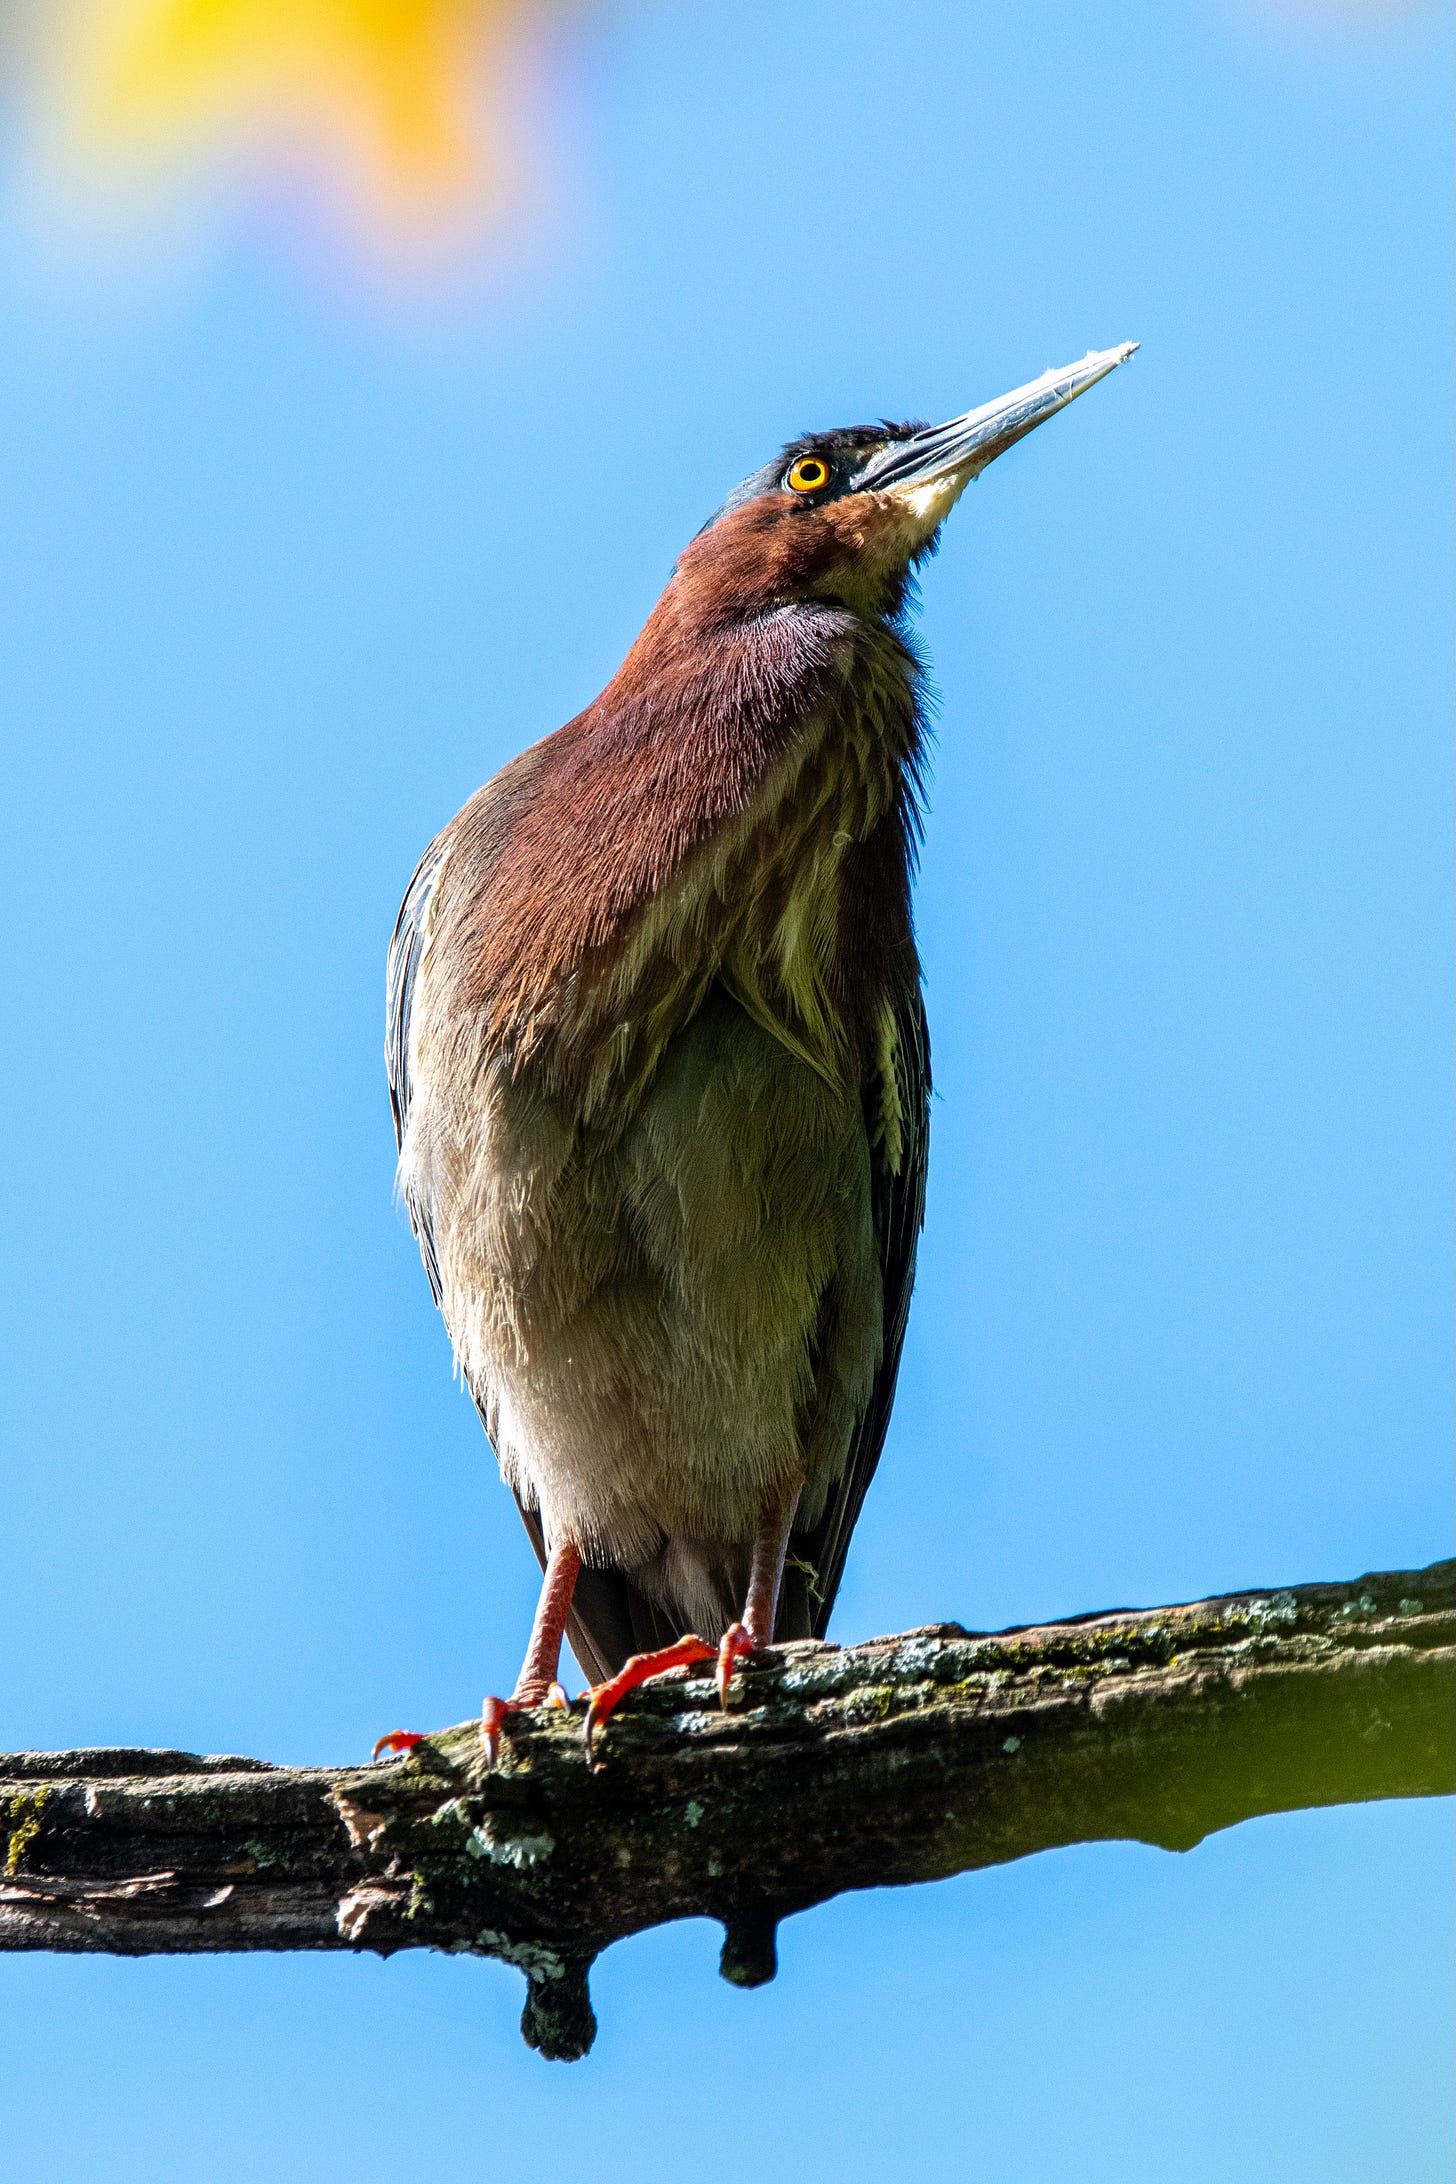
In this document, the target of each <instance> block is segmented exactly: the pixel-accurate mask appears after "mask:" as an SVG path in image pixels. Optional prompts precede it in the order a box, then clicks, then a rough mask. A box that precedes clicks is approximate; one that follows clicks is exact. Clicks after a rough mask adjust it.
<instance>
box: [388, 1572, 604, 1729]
mask: <svg viewBox="0 0 1456 2184" xmlns="http://www.w3.org/2000/svg"><path fill="white" fill-rule="evenodd" d="M580 1569H581V1549H580V1548H579V1547H575V1546H573V1545H572V1544H571V1543H570V1542H569V1541H563V1542H562V1543H561V1544H560V1545H559V1546H555V1547H553V1548H552V1549H551V1552H550V1555H549V1556H548V1557H547V1561H546V1574H545V1576H544V1577H543V1578H542V1580H541V1596H540V1598H539V1600H538V1601H537V1602H536V1620H535V1621H534V1623H533V1624H532V1625H531V1642H530V1644H529V1645H528V1646H527V1648H526V1658H525V1660H524V1661H523V1662H522V1663H521V1673H520V1675H519V1676H518V1677H517V1678H516V1688H515V1690H514V1692H513V1693H512V1694H511V1696H510V1698H508V1699H494V1698H489V1699H486V1700H485V1701H484V1703H483V1704H482V1706H481V1709H480V1735H481V1742H482V1743H483V1744H484V1746H485V1763H486V1765H487V1767H493V1766H494V1765H495V1763H496V1760H497V1759H498V1758H499V1756H500V1733H501V1726H502V1724H503V1723H504V1721H505V1718H506V1716H507V1714H519V1713H520V1712H521V1711H522V1709H523V1708H525V1707H530V1706H542V1705H545V1704H547V1703H548V1702H549V1703H550V1704H552V1705H555V1706H565V1704H566V1693H565V1692H564V1691H563V1690H562V1688H561V1686H560V1684H559V1683H558V1682H557V1681H556V1667H557V1663H558V1662H559V1660H560V1659H561V1641H562V1638H563V1637H564V1635H565V1632H566V1619H567V1617H568V1616H569V1615H570V1613H571V1596H572V1594H573V1592H574V1591H575V1590H576V1580H577V1575H578V1573H579V1571H580ZM422 1741H423V1739H422V1738H420V1737H418V1736H416V1735H415V1734H414V1733H413V1732H412V1731H410V1730H408V1729H395V1730H392V1731H391V1732H390V1734H389V1735H388V1736H387V1737H381V1738H380V1739H379V1742H378V1743H377V1744H376V1745H375V1747H374V1757H375V1758H376V1759H378V1757H379V1755H380V1753H381V1752H412V1751H413V1750H414V1749H415V1746H416V1745H417V1744H419V1743H421V1742H422Z"/></svg>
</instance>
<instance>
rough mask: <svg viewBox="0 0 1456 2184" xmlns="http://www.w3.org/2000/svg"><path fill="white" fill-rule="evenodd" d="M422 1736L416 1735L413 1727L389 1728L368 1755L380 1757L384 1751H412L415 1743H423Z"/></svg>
mask: <svg viewBox="0 0 1456 2184" xmlns="http://www.w3.org/2000/svg"><path fill="white" fill-rule="evenodd" d="M424 1741H425V1740H424V1738H423V1736H416V1734H415V1732H414V1731H413V1729H391V1730H390V1732H389V1735H388V1736H387V1737H380V1738H379V1740H378V1742H377V1743H376V1744H375V1747H374V1749H373V1751H372V1752H371V1753H370V1755H369V1757H370V1758H371V1759H382V1758H383V1756H384V1754H385V1753H386V1752H406V1753H408V1752H412V1751H413V1750H414V1748H415V1746H416V1745H417V1744H423V1743H424Z"/></svg>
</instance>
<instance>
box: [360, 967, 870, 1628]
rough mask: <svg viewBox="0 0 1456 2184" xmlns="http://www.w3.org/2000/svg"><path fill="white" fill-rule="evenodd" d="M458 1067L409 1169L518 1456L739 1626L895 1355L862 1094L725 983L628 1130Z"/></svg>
mask: <svg viewBox="0 0 1456 2184" xmlns="http://www.w3.org/2000/svg"><path fill="white" fill-rule="evenodd" d="M458 1031H459V1027H458V1025H457V1027H456V1032H457V1036H458ZM459 1058H460V1048H459V1045H458V1044H457V1045H456V1046H455V1062H456V1066H454V1067H451V1068H448V1069H434V1068H432V1067H431V1066H430V1064H431V1057H430V1055H429V1053H428V1051H427V1050H426V1051H422V1052H419V1053H418V1054H417V1075H416V1080H415V1093H414V1101H413V1105H412V1107H411V1111H410V1116H409V1127H408V1131H407V1134H406V1138H405V1143H404V1147H403V1150H402V1154H401V1163H400V1170H401V1182H402V1184H403V1186H404V1188H405V1190H406V1192H407V1194H408V1195H409V1197H410V1198H411V1200H412V1202H413V1203H414V1204H415V1205H416V1206H417V1207H418V1208H419V1209H420V1210H421V1211H423V1212H424V1213H425V1215H426V1217H427V1219H428V1222H429V1225H430V1228H431V1231H432V1233H433V1237H434V1244H435V1250H436V1253H437V1256H438V1261H439V1269H440V1277H441V1283H442V1289H443V1296H442V1308H443V1311H444V1316H445V1321H446V1325H447V1326H448V1328H449V1331H450V1336H451V1340H452V1342H453V1344H454V1347H455V1355H456V1358H457V1361H458V1364H459V1367H460V1370H461V1372H462V1374H463V1376H464V1378H465V1380H466V1382H467V1384H468V1386H469V1388H470V1390H471V1392H472V1393H473V1394H474V1396H475V1398H476V1400H477V1402H478V1403H479V1405H480V1407H481V1410H482V1412H483V1413H484V1416H485V1419H486V1423H487V1426H488V1428H489V1431H490V1435H491V1439H492V1441H493V1442H494V1444H495V1448H496V1452H497V1454H498V1456H499V1459H500V1465H501V1470H502V1472H503V1474H504V1476H505V1478H506V1480H507V1482H508V1483H509V1484H510V1485H511V1486H512V1487H513V1488H514V1490H515V1491H516V1493H517V1494H518V1495H519V1496H520V1498H521V1500H522V1501H523V1502H524V1503H525V1504H526V1505H527V1506H528V1507H531V1506H534V1507H537V1508H539V1509H540V1512H541V1515H542V1518H543V1521H544V1525H545V1530H546V1536H547V1538H548V1540H554V1539H562V1538H570V1539H574V1540H575V1541H576V1542H577V1543H578V1544H579V1545H580V1546H582V1548H583V1549H584V1550H585V1552H586V1553H587V1555H588V1556H589V1558H590V1559H592V1560H594V1561H604V1562H612V1563H615V1564H617V1565H618V1566H619V1567H620V1568H622V1569H623V1570H625V1571H626V1572H627V1573H628V1574H629V1575H630V1576H631V1577H632V1578H633V1580H634V1582H635V1583H637V1584H638V1586H639V1587H640V1589H641V1590H642V1591H643V1592H644V1593H646V1594H647V1595H648V1597H649V1598H654V1599H657V1600H658V1601H660V1602H661V1603H662V1604H663V1605H664V1606H667V1607H669V1608H670V1609H671V1610H672V1612H674V1613H675V1614H677V1615H679V1616H681V1617H683V1618H684V1619H685V1620H686V1621H689V1622H695V1623H697V1624H699V1625H701V1626H702V1627H704V1628H706V1627H707V1626H709V1625H710V1624H713V1623H716V1624H717V1625H718V1626H719V1627H721V1625H722V1622H723V1620H724V1619H725V1616H731V1615H732V1614H734V1613H736V1612H737V1609H736V1606H735V1604H734V1601H733V1597H732V1595H733V1591H734V1588H735V1586H736V1585H737V1584H738V1583H739V1582H740V1581H741V1575H742V1573H743V1571H744V1570H745V1569H746V1562H747V1552H748V1546H749V1543H750V1541H751V1539H752V1536H753V1533H754V1530H755V1527H756V1525H757V1524H758V1522H759V1519H760V1515H761V1513H762V1511H763V1509H764V1507H765V1504H766V1503H768V1502H770V1501H772V1500H775V1499H779V1500H781V1499H784V1498H787V1499H788V1500H790V1501H792V1499H793V1497H794V1495H795V1493H796V1492H797V1491H798V1489H799V1487H800V1484H801V1482H802V1489H803V1491H802V1498H801V1501H800V1504H799V1515H800V1521H801V1522H812V1521H813V1520H814V1518H815V1517H816V1516H817V1514H818V1512H819V1510H820V1509H821V1508H822V1505H823V1502H824V1499H825V1495H826V1493H827V1491H828V1488H829V1486H830V1485H831V1484H832V1482H833V1481H834V1479H835V1478H836V1477H837V1476H839V1474H840V1473H841V1472H842V1471H843V1469H844V1466H845V1462H846V1459H847V1453H848V1450H849V1446H850V1440H851V1436H852V1433H853V1430H854V1427H855V1423H856V1421H857V1419H858V1417H859V1415H860V1414H861V1412H862V1411H863V1409H864V1407H865V1405H866V1403H867V1402H868V1400H869V1397H870V1392H871V1386H872V1383H873V1379H874V1375H875V1371H876V1368H877V1366H878V1363H879V1358H880V1349H881V1342H882V1331H881V1330H882V1296H881V1278H880V1270H879V1263H878V1254H877V1251H876V1247H875V1239H874V1231H873V1224H872V1217H871V1204H870V1157H869V1147H868V1143H867V1139H866V1132H865V1125H864V1120H863V1114H862V1110H861V1107H860V1103H859V1100H858V1098H857V1097H855V1096H854V1095H852V1094H850V1093H849V1092H847V1091H844V1090H841V1089H837V1088H836V1087H835V1086H833V1085H832V1084H830V1083H829V1082H827V1081H826V1079H825V1077H824V1076H823V1075H821V1074H820V1073H819V1072H817V1071H816V1070H815V1069H813V1068H812V1067H810V1066H809V1065H808V1064H807V1063H806V1062H804V1061H802V1060H801V1059H799V1058H798V1057H797V1056H796V1055H794V1054H793V1053H791V1052H790V1051H789V1050H788V1048H787V1047H786V1046H785V1045H784V1044H783V1043H782V1042H781V1041H780V1040H778V1039H776V1038H775V1037H774V1036H773V1035H772V1033H771V1032H769V1031H768V1030H766V1029H764V1028H763V1027H762V1026H761V1025H760V1024H758V1023H756V1022H755V1021H754V1020H753V1019H752V1018H751V1017H750V1016H749V1015H748V1014H747V1013H746V1012H745V1010H744V1009H743V1008H742V1007H741V1006H740V1005H739V1004H738V1003H737V1002H736V1001H735V1000H733V999H732V998H731V997H730V996H729V995H728V994H727V993H726V992H725V991H724V990H723V989H722V988H721V987H714V988H712V989H710V991H709V994H708V997H707V999H706V1001H705V1003H704V1005H703V1006H702V1008H701V1009H700V1010H699V1011H698V1013H697V1014H696V1016H694V1017H693V1018H692V1019H691V1020H690V1021H689V1023H688V1024H687V1025H686V1026H685V1027H684V1028H683V1029H682V1030H681V1031H680V1032H678V1033H677V1034H676V1036H675V1037H674V1038H673V1039H672V1040H671V1041H670V1043H669V1045H668V1047H667V1048H666V1050H665V1052H664V1054H663V1057H662V1060H661V1063H660V1065H659V1067H658V1069H657V1071H656V1073H655V1075H654V1077H653V1081H652V1083H651V1086H650V1088H649V1089H648V1091H647V1093H646V1095H645V1097H644V1098H643V1099H642V1101H641V1102H640V1104H639V1105H638V1106H637V1108H636V1111H635V1113H634V1115H633V1117H632V1119H631V1120H630V1121H629V1122H628V1123H627V1125H626V1126H625V1128H623V1129H622V1130H621V1131H620V1133H619V1134H617V1135H615V1136H610V1137H609V1136H607V1135H605V1134H602V1133H584V1132H582V1131H580V1130H579V1129H575V1128H572V1127H571V1126H570V1125H569V1124H568V1123H566V1122H565V1121H563V1119H562V1118H561V1116H560V1114H559V1112H557V1111H554V1110H553V1108H552V1107H551V1105H550V1104H549V1103H548V1102H547V1101H546V1100H545V1099H544V1098H543V1097H542V1095H541V1092H540V1090H539V1088H538V1087H537V1086H536V1085H534V1084H533V1082H532V1075H531V1072H530V1069H529V1066H528V1067H527V1068H526V1069H525V1070H524V1071H522V1072H521V1073H520V1074H519V1075H517V1076H516V1077H514V1078H512V1076H511V1075H510V1073H509V1070H508V1069H507V1068H506V1066H505V1065H504V1064H503V1063H502V1062H500V1061H499V1060H498V1059H495V1058H489V1057H486V1056H484V1055H482V1057H481V1064H480V1067H479V1069H478V1070H475V1071H471V1070H468V1069H465V1070H463V1069H461V1068H460V1067H459V1066H458V1063H459ZM452 1087H453V1088H454V1089H452Z"/></svg>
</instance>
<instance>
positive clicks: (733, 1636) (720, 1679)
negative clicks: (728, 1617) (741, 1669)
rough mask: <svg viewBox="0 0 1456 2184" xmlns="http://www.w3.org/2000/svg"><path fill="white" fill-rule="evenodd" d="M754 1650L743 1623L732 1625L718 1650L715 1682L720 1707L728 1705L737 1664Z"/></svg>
mask: <svg viewBox="0 0 1456 2184" xmlns="http://www.w3.org/2000/svg"><path fill="white" fill-rule="evenodd" d="M754 1650H755V1648H754V1643H753V1640H752V1639H751V1638H750V1637H749V1635H748V1632H747V1631H746V1630H745V1628H744V1626H743V1625H742V1623H730V1624H729V1625H728V1628H727V1629H726V1630H725V1631H724V1633H723V1640H722V1643H721V1645H720V1646H719V1648H718V1668H717V1675H716V1679H715V1680H716V1682H717V1685H718V1703H719V1705H720V1706H726V1705H727V1704H728V1690H729V1686H730V1685H731V1684H732V1682H733V1670H734V1666H735V1664H736V1663H737V1662H739V1661H743V1660H746V1659H747V1658H748V1656H749V1654H750V1653H752V1652H753V1651H754Z"/></svg>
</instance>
